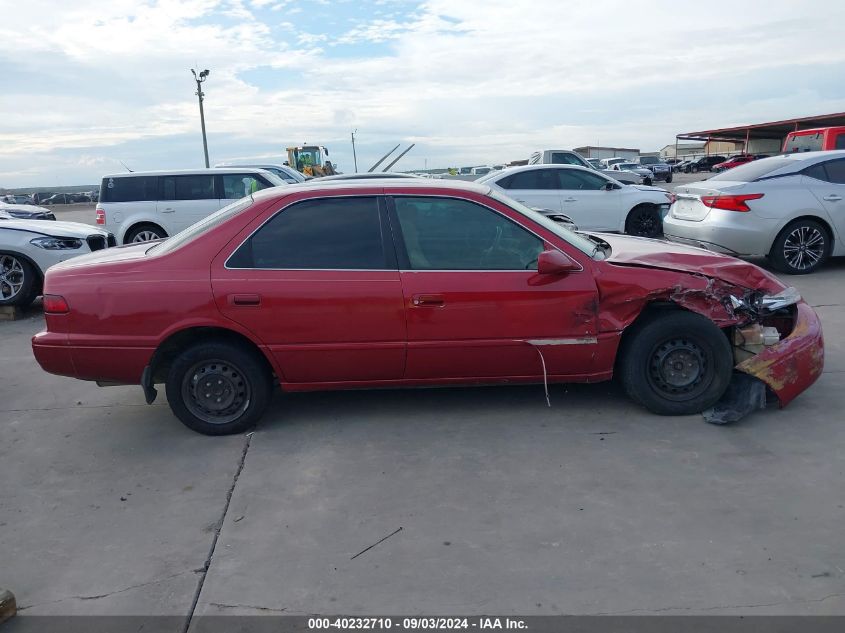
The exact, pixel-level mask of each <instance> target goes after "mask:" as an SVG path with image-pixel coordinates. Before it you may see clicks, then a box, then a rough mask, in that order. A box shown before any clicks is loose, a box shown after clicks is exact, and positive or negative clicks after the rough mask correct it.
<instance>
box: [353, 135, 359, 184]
mask: <svg viewBox="0 0 845 633" xmlns="http://www.w3.org/2000/svg"><path fill="white" fill-rule="evenodd" d="M357 131H358V130H352V160H353V161H355V173H356V174H357V173H358V155H357V154H356V153H355V132H357Z"/></svg>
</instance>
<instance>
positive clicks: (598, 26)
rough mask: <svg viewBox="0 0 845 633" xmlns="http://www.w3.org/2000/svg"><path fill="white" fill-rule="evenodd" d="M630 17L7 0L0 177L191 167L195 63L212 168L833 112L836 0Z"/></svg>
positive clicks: (453, 153) (546, 1) (549, 2)
mask: <svg viewBox="0 0 845 633" xmlns="http://www.w3.org/2000/svg"><path fill="white" fill-rule="evenodd" d="M3 1H6V0H0V2H3ZM303 7H306V8H307V10H302V9H303ZM385 9H389V12H388V13H386V12H385ZM646 9H647V10H643V6H642V5H637V4H636V3H633V4H632V3H628V2H621V1H620V2H617V1H615V0H605V2H602V3H595V2H587V1H583V0H570V1H567V2H558V1H556V0H533V1H532V2H514V1H513V0H485V1H484V2H473V1H469V0H466V1H463V0H462V1H461V2H455V1H454V0H427V1H425V2H406V1H402V0H357V1H356V2H334V3H318V2H313V1H312V2H308V3H302V2H295V1H291V0H150V1H149V2H145V3H139V2H137V0H112V1H110V2H108V3H106V2H102V0H75V1H74V2H73V3H59V2H56V1H52V2H49V1H47V0H30V1H29V2H27V3H17V4H16V6H15V12H16V20H15V24H14V26H13V25H12V23H10V22H6V23H4V24H0V60H2V67H3V68H4V69H8V70H7V72H6V74H5V80H6V85H5V86H4V91H3V94H2V95H0V118H2V120H3V121H4V126H3V131H2V132H0V184H2V185H5V186H12V185H16V184H38V181H39V179H40V178H44V179H46V180H48V181H51V179H54V178H55V174H57V173H58V174H60V175H61V176H60V177H61V178H62V179H63V180H65V179H72V178H82V179H83V180H84V181H85V182H94V181H96V180H97V178H98V176H99V170H100V169H101V168H102V167H103V164H102V163H90V162H86V161H85V160H83V159H82V158H81V157H85V156H107V157H108V159H107V160H111V161H113V160H116V159H117V158H116V157H119V158H120V160H125V159H129V160H131V161H132V163H133V167H134V168H137V169H141V168H149V169H154V168H156V167H159V166H166V167H172V166H178V164H176V165H174V164H170V163H178V161H183V162H184V163H185V164H186V165H194V164H195V163H193V162H189V161H195V159H196V148H195V147H193V145H192V144H196V143H198V142H199V137H198V127H199V125H198V121H197V118H198V116H197V103H196V96H195V95H194V91H195V85H194V84H193V83H192V79H191V76H190V73H189V70H188V69H189V68H191V67H196V66H197V65H199V67H202V68H211V69H212V74H211V77H210V78H209V80H208V82H207V83H206V84H205V86H204V90H205V92H206V95H207V96H206V102H205V106H206V117H207V123H208V129H209V134H210V139H209V145H210V152H211V154H212V159H213V160H214V159H217V160H224V159H227V158H230V157H231V155H239V156H245V155H249V153H250V152H255V153H259V152H260V153H268V152H272V151H274V150H273V149H272V148H278V151H279V153H281V151H282V149H283V148H284V146H285V145H286V144H288V143H292V142H302V141H303V140H305V139H308V140H309V141H311V142H322V143H326V144H330V143H335V144H336V147H332V148H331V151H332V157H333V159H336V160H337V162H339V163H340V165H341V167H342V168H346V169H349V168H350V167H351V163H352V161H351V151H350V148H349V147H348V146H349V143H348V138H349V136H348V135H349V130H350V129H351V128H352V127H357V128H358V130H359V133H358V138H359V139H360V145H359V165H360V164H363V163H366V162H367V161H369V160H370V159H372V161H371V162H374V160H375V159H376V158H377V157H378V156H379V155H380V154H382V153H384V152H385V151H387V149H389V148H390V147H392V146H393V145H395V144H396V143H397V142H400V141H403V142H414V141H416V142H418V146H417V147H416V148H415V149H414V150H413V152H411V153H410V154H409V155H408V157H407V158H405V159H403V161H402V163H400V164H399V166H403V165H404V166H406V167H411V166H414V167H415V166H421V165H422V163H423V160H424V159H425V158H428V159H429V165H433V164H442V165H444V166H445V165H454V164H459V163H461V164H479V163H484V162H494V161H495V162H499V161H503V160H511V159H514V158H521V157H524V156H527V153H528V152H529V151H531V150H532V149H536V148H539V147H542V146H551V145H554V146H560V147H575V146H578V145H583V144H595V143H596V142H598V141H600V142H601V143H602V144H608V145H621V146H634V147H641V148H643V149H656V148H658V147H660V146H662V145H664V144H666V143H669V142H671V141H672V140H673V139H674V135H675V133H677V132H683V131H686V130H689V129H702V128H707V127H712V126H722V125H730V124H735V123H744V122H753V121H760V120H767V119H770V118H785V117H790V116H802V115H810V114H821V113H824V112H828V111H841V110H845V81H843V79H845V71H843V70H842V69H843V68H845V66H843V62H845V42H843V41H842V39H841V37H840V33H839V31H840V30H841V27H840V25H841V24H842V23H843V22H845V5H843V4H842V3H839V2H833V1H823V0H816V1H808V2H804V3H801V4H800V5H799V4H796V3H794V2H790V1H788V0H766V1H764V0H748V1H746V2H742V3H737V2H726V1H724V0H712V1H711V2H708V3H700V4H695V5H693V4H691V3H678V2H677V1H675V0H652V2H651V3H649V4H648V6H647V8H646ZM379 12H381V13H379ZM820 16H824V19H820ZM21 25H22V26H21ZM818 42H824V46H819V45H818ZM282 80H283V81H282ZM177 139H178V142H177ZM69 155H70V156H75V157H76V158H77V159H76V160H68V159H67V158H68V156H69ZM165 163H167V164H165ZM39 166H44V167H43V172H39V171H38V169H39ZM86 170H87V171H86Z"/></svg>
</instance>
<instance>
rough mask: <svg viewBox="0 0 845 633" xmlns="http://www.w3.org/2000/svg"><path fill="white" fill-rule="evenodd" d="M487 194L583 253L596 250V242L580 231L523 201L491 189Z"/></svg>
mask: <svg viewBox="0 0 845 633" xmlns="http://www.w3.org/2000/svg"><path fill="white" fill-rule="evenodd" d="M487 195H489V196H490V197H491V198H493V199H494V200H498V201H499V202H501V203H502V204H504V205H506V206H508V207H510V208H511V209H513V210H514V211H517V212H518V213H521V214H522V215H524V216H526V217H527V218H529V219H531V220H533V221H534V222H536V223H537V224H539V225H540V226H542V227H543V228H546V229H548V230H549V231H551V232H552V233H554V234H555V235H557V236H558V237H560V238H562V239H564V240H566V242H567V243H568V244H571V245H572V246H574V247H575V248H577V249H578V250H579V251H581V252H582V253H584V254H586V255H591V254H592V253H593V252H594V251H595V247H596V245H595V243H593V242H591V241H590V240H588V239H587V238H586V237H582V236H581V235H578V233H575V232H574V231H570V230H569V229H567V228H566V227H565V226H563V225H562V224H560V223H558V222H555V221H554V220H552V219H550V218H547V217H546V216H545V215H543V214H542V213H538V212H537V211H535V210H534V209H531V208H529V207H526V206H525V205H524V204H522V203H521V202H517V201H516V200H514V199H512V198H508V197H507V196H506V195H503V194H501V193H499V192H498V191H491V192H490V193H489V194H487ZM591 256H592V255H591Z"/></svg>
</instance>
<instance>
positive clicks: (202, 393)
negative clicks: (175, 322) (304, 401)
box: [166, 341, 273, 435]
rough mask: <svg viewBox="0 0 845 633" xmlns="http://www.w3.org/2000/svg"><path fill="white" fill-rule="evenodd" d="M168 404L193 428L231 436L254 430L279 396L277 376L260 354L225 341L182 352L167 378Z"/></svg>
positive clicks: (202, 431) (200, 431)
mask: <svg viewBox="0 0 845 633" xmlns="http://www.w3.org/2000/svg"><path fill="white" fill-rule="evenodd" d="M166 390H167V401H168V403H169V404H170V408H171V410H172V411H173V413H174V414H175V415H176V417H178V418H179V419H180V420H181V421H182V422H183V423H184V424H185V426H187V427H188V428H189V429H192V430H194V431H197V432H198V433H202V434H204V435H230V434H232V433H241V432H243V431H245V430H247V429H249V428H250V427H252V426H253V425H254V424H255V423H256V422H257V421H258V419H259V418H260V417H261V415H262V414H263V413H264V411H265V409H266V408H267V406H268V405H269V404H270V398H271V396H272V393H273V388H272V377H271V375H270V371H269V370H268V368H267V365H266V363H265V362H264V360H263V359H262V358H260V357H259V356H258V354H257V353H255V352H253V351H251V350H249V349H247V348H246V347H244V346H241V345H238V344H235V343H229V342H225V341H213V342H207V343H199V344H196V345H194V346H192V347H189V348H188V349H186V350H185V351H184V352H182V353H181V354H180V355H179V356H178V357H177V358H176V359H175V360H174V361H173V364H172V365H171V366H170V371H169V372H168V375H167V383H166Z"/></svg>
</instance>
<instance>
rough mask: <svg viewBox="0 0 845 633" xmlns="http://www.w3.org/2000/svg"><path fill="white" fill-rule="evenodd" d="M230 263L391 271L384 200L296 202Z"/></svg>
mask: <svg viewBox="0 0 845 633" xmlns="http://www.w3.org/2000/svg"><path fill="white" fill-rule="evenodd" d="M226 265H227V266H228V267H229V268H267V269H276V270H297V269H299V270H302V269H308V270H329V269H331V270H339V269H340V270H343V269H346V270H350V269H353V270H379V269H385V268H387V262H386V258H385V252H384V240H383V237H382V227H381V218H380V215H379V208H378V200H377V199H376V198H374V197H361V198H321V199H315V200H306V201H304V202H300V203H297V204H294V205H292V206H290V207H288V208H286V209H283V210H282V211H280V212H279V213H277V214H276V215H274V216H273V217H272V218H271V219H270V220H268V221H267V222H266V223H265V224H264V225H263V226H261V228H259V229H258V230H257V231H256V232H255V233H254V234H253V235H252V236H251V237H250V238H249V239H248V240H247V241H246V242H244V243H243V244H242V245H241V246H240V247H239V248H238V250H237V251H235V253H234V254H233V255H232V256H231V257H230V258H229V261H228V262H227V263H226Z"/></svg>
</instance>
